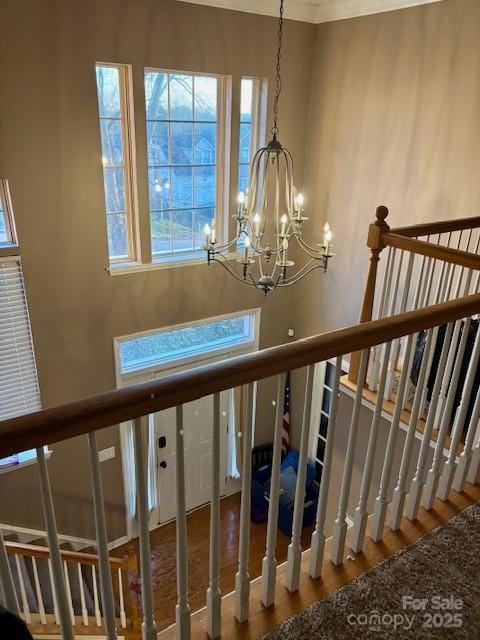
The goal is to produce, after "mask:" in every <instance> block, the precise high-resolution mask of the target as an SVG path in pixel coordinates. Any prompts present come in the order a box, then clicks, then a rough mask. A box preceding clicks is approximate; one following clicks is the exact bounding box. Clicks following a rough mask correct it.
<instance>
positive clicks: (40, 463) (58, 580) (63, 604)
mask: <svg viewBox="0 0 480 640" xmlns="http://www.w3.org/2000/svg"><path fill="white" fill-rule="evenodd" d="M37 467H38V472H39V477H40V491H41V496H42V508H43V518H44V521H45V529H46V532H47V540H48V548H49V551H50V559H51V563H50V568H51V576H52V583H53V593H54V594H55V595H54V598H55V602H56V606H57V612H58V621H59V623H60V628H61V631H62V640H74V635H73V629H72V625H71V614H70V603H69V600H68V596H67V590H66V584H65V576H64V573H63V563H62V557H61V554H60V547H59V544H58V535H57V525H56V522H55V514H54V510H53V500H52V491H51V488H50V480H49V478H48V471H47V462H46V460H45V452H44V450H43V447H38V448H37Z"/></svg>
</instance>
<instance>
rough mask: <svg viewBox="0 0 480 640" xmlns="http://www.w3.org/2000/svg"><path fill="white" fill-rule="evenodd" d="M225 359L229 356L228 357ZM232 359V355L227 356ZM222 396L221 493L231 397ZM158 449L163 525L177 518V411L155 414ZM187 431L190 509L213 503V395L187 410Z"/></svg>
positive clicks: (191, 404) (187, 405)
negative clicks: (230, 356) (211, 501)
mask: <svg viewBox="0 0 480 640" xmlns="http://www.w3.org/2000/svg"><path fill="white" fill-rule="evenodd" d="M224 357H225V356H224ZM227 357H228V356H227ZM211 362H215V360H202V361H199V362H196V363H189V365H188V367H183V369H185V368H188V369H191V368H192V366H193V367H194V366H196V365H197V366H198V365H203V364H210V363H211ZM181 370H182V368H178V369H175V370H172V369H169V370H168V371H162V372H158V373H156V374H155V377H156V378H158V377H162V376H165V375H167V374H168V375H169V374H171V373H174V372H176V371H181ZM229 393H230V392H229V391H225V392H223V393H221V394H220V494H221V495H225V491H226V475H227V474H226V455H227V424H228V415H227V412H228V394H229ZM155 422H156V435H157V441H156V447H157V473H158V476H157V480H158V481H157V486H158V493H159V496H158V503H159V507H160V520H159V522H160V523H164V522H167V521H169V520H172V519H173V518H174V517H175V516H176V498H175V493H176V491H175V470H176V450H175V448H176V447H175V426H176V425H175V423H176V410H175V409H166V410H165V411H160V412H158V413H156V414H155ZM183 430H184V436H183V437H184V445H185V492H186V505H187V510H191V509H195V508H196V507H199V506H201V505H203V504H206V503H207V502H209V501H210V498H211V494H212V464H213V460H212V434H213V396H207V397H205V398H201V399H200V400H194V401H193V402H189V403H187V404H185V405H184V407H183Z"/></svg>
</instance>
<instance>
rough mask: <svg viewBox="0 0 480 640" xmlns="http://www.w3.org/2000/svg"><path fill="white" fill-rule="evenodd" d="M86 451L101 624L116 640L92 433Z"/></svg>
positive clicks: (97, 465) (110, 581) (94, 440)
mask: <svg viewBox="0 0 480 640" xmlns="http://www.w3.org/2000/svg"><path fill="white" fill-rule="evenodd" d="M87 440H88V451H89V454H90V473H91V479H92V495H93V512H94V516H95V530H96V533H97V550H98V574H99V577H100V594H101V597H102V607H103V623H104V626H105V633H106V635H107V637H108V638H109V640H116V638H117V621H116V617H115V603H114V601H113V586H112V575H111V572H110V559H109V552H108V539H107V524H106V522H105V510H104V506H103V505H104V502H103V487H102V477H101V474H100V463H99V460H98V448H97V439H96V435H95V433H94V432H92V433H89V434H87Z"/></svg>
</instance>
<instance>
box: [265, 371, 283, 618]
mask: <svg viewBox="0 0 480 640" xmlns="http://www.w3.org/2000/svg"><path fill="white" fill-rule="evenodd" d="M285 380H286V374H285V373H282V374H280V375H279V376H278V379H277V402H276V412H275V431H274V435H273V457H272V473H271V479H270V500H269V504H268V524H267V543H266V548H265V556H264V558H263V562H262V595H261V600H262V604H263V606H265V607H269V606H270V605H272V604H273V603H274V602H275V585H276V576H277V559H276V557H275V549H276V545H277V529H278V502H279V495H280V463H281V459H282V431H283V403H284V394H285Z"/></svg>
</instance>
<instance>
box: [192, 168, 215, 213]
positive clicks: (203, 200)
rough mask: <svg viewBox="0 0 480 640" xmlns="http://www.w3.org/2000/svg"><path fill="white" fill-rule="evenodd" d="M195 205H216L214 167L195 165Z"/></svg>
mask: <svg viewBox="0 0 480 640" xmlns="http://www.w3.org/2000/svg"><path fill="white" fill-rule="evenodd" d="M195 206H196V207H214V206H215V168H214V167H195Z"/></svg>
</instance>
